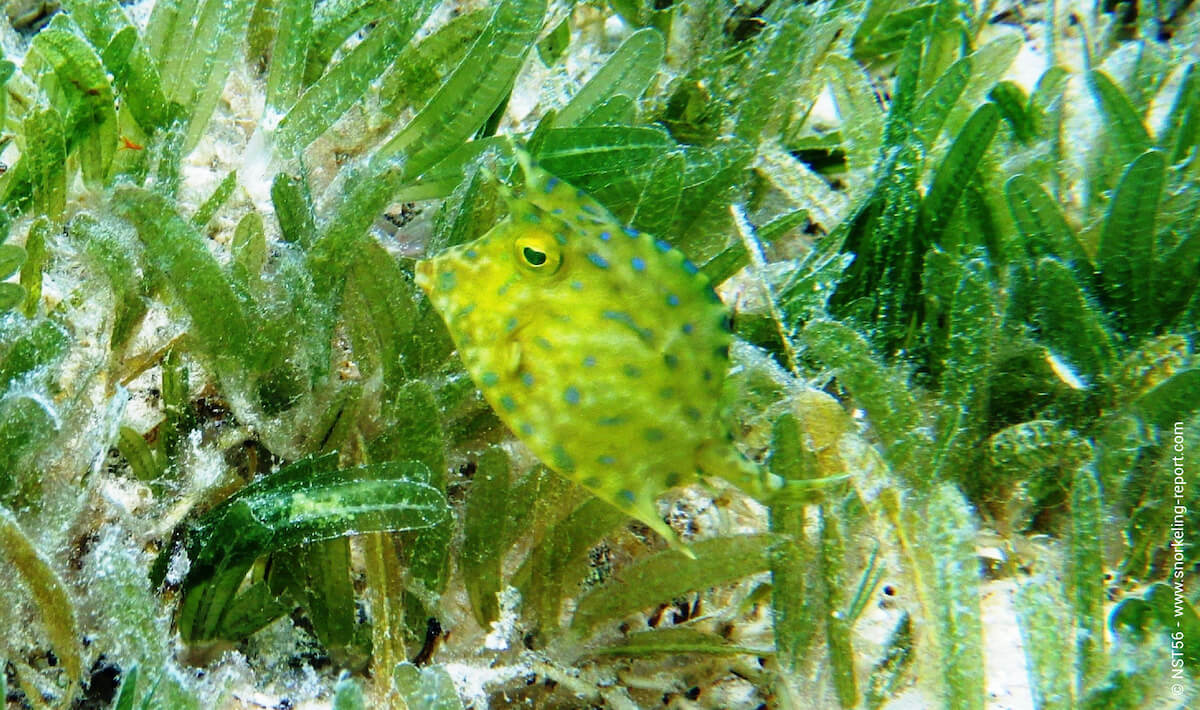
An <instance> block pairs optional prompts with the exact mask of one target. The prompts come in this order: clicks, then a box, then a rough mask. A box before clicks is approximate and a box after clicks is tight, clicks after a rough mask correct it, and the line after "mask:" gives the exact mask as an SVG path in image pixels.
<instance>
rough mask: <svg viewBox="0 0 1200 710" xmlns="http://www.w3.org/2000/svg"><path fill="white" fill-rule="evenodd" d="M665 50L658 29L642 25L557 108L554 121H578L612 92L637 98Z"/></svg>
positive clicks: (612, 94) (648, 84) (646, 84)
mask: <svg viewBox="0 0 1200 710" xmlns="http://www.w3.org/2000/svg"><path fill="white" fill-rule="evenodd" d="M664 51H665V45H664V43H663V38H662V35H661V34H659V33H658V31H657V30H654V29H650V28H645V29H641V30H638V31H637V32H634V33H633V34H631V35H629V36H628V37H626V38H625V41H624V42H622V43H621V46H620V47H618V48H617V51H616V52H614V53H613V55H612V56H611V57H609V59H608V61H607V62H605V63H604V65H603V66H602V67H600V69H599V70H598V71H597V72H596V73H595V74H594V75H593V76H592V78H591V79H589V80H588V82H587V83H586V84H584V85H583V88H581V89H580V90H579V91H578V92H576V94H575V95H574V96H573V97H571V100H570V102H568V103H567V105H566V106H564V107H562V109H560V110H559V112H558V118H557V119H556V121H555V122H556V123H557V124H558V125H559V126H563V127H567V126H571V125H574V124H578V123H581V122H582V119H583V118H584V117H586V116H587V115H588V114H590V113H592V112H593V111H594V110H595V109H597V108H599V107H600V105H601V104H603V103H604V102H605V101H607V100H609V99H611V98H613V97H615V96H625V97H628V98H630V99H632V100H633V101H634V102H636V101H637V100H638V99H640V98H641V96H642V94H643V93H645V91H646V88H647V87H649V86H650V84H651V83H652V82H653V81H654V78H655V75H656V73H657V72H658V68H659V65H660V64H662V58H663V53H664ZM592 123H593V124H594V122H592Z"/></svg>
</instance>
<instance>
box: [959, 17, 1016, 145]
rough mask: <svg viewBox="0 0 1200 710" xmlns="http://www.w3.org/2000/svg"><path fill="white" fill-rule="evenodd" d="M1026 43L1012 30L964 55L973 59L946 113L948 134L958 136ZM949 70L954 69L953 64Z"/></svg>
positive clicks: (970, 60)
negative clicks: (954, 100)
mask: <svg viewBox="0 0 1200 710" xmlns="http://www.w3.org/2000/svg"><path fill="white" fill-rule="evenodd" d="M1023 45H1024V41H1023V38H1022V37H1021V35H1020V34H1018V33H1016V32H1013V33H1009V34H1004V35H1001V36H999V37H997V38H996V39H994V40H992V41H991V42H988V43H987V44H985V45H983V46H982V47H980V48H979V49H977V50H975V51H974V52H971V53H970V54H968V55H967V56H966V57H965V59H967V60H969V62H970V63H969V64H968V65H967V75H968V78H967V84H966V86H964V87H963V89H962V92H961V93H960V95H959V98H958V101H956V102H955V103H954V106H953V108H952V109H951V110H950V112H949V114H947V116H946V119H945V124H944V130H945V131H946V133H948V134H949V135H958V132H959V131H960V130H962V127H963V124H965V123H966V122H967V119H968V118H970V116H971V114H973V113H974V112H975V109H976V108H977V107H978V106H979V104H981V103H983V101H984V100H985V99H986V98H987V95H988V92H990V91H991V90H992V87H993V86H995V85H996V82H998V81H1000V79H1002V78H1003V77H1004V75H1005V73H1006V72H1007V71H1008V68H1009V67H1010V66H1011V65H1012V63H1013V61H1015V60H1016V58H1017V54H1018V53H1019V52H1020V51H1021V47H1022V46H1023ZM948 71H953V67H951V69H950V70H948Z"/></svg>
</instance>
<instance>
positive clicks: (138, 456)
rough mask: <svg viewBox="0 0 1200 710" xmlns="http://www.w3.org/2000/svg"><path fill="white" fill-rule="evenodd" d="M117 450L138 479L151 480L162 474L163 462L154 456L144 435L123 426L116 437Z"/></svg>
mask: <svg viewBox="0 0 1200 710" xmlns="http://www.w3.org/2000/svg"><path fill="white" fill-rule="evenodd" d="M117 450H118V451H120V452H121V456H124V457H125V460H126V461H128V462H129V468H130V470H131V471H133V475H134V477H135V478H137V479H138V480H139V481H153V480H155V479H157V478H158V477H159V476H160V475H162V472H163V469H164V468H165V462H164V461H163V460H161V459H160V458H159V457H158V456H155V454H154V451H153V450H151V448H150V445H149V444H147V443H146V439H145V437H143V436H142V435H141V434H139V433H138V432H137V431H135V430H133V429H131V428H129V427H127V426H123V427H121V429H120V433H119V435H118V438H117Z"/></svg>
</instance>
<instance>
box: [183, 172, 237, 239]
mask: <svg viewBox="0 0 1200 710" xmlns="http://www.w3.org/2000/svg"><path fill="white" fill-rule="evenodd" d="M237 184H238V182H237V171H236V170H230V171H229V173H228V174H227V175H225V178H224V179H222V180H221V182H220V184H218V185H217V188H216V189H215V190H213V193H212V194H211V195H209V196H208V199H206V200H205V201H204V202H202V203H201V204H200V206H199V207H198V208H196V214H194V215H192V226H193V227H195V228H196V229H204V228H205V227H207V226H208V223H209V222H211V221H212V218H213V217H214V216H215V215H216V214H217V212H218V211H219V210H220V209H221V207H222V206H223V205H224V204H225V203H226V202H228V201H229V198H230V196H232V195H233V191H234V189H235V188H236V187H237Z"/></svg>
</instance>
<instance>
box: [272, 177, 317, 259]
mask: <svg viewBox="0 0 1200 710" xmlns="http://www.w3.org/2000/svg"><path fill="white" fill-rule="evenodd" d="M271 204H272V206H274V208H275V219H276V220H278V221H279V232H280V236H281V237H282V238H283V240H284V241H288V242H292V243H293V244H299V245H300V246H302V247H308V246H311V245H312V243H313V242H314V241H315V240H316V238H317V225H316V218H315V217H314V216H313V204H312V195H311V194H310V192H309V189H308V181H307V180H306V179H305V178H304V177H293V176H291V175H288V174H287V173H279V174H277V175H276V176H275V179H274V180H273V181H272V182H271Z"/></svg>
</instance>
